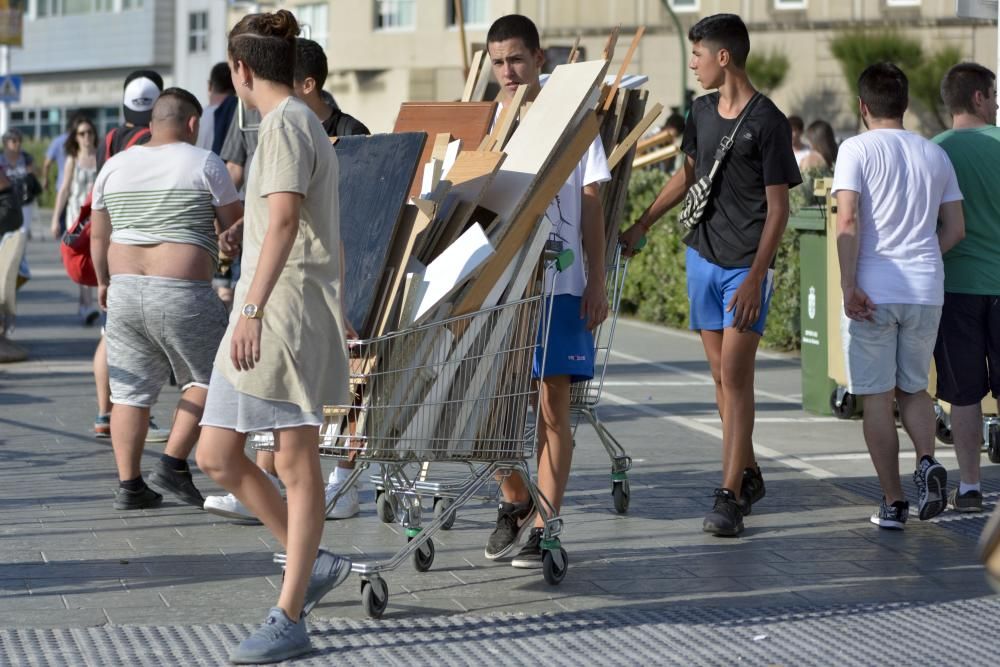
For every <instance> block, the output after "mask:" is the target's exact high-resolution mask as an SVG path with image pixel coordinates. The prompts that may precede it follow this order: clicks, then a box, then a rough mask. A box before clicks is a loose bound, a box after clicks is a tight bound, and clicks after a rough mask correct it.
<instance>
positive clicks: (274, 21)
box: [258, 9, 299, 40]
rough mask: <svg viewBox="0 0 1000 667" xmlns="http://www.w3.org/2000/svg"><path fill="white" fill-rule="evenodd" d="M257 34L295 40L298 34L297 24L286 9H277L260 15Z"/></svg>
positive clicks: (293, 16)
mask: <svg viewBox="0 0 1000 667" xmlns="http://www.w3.org/2000/svg"><path fill="white" fill-rule="evenodd" d="M260 19H261V21H260V25H259V28H258V34H260V35H266V36H270V37H280V38H281V39H289V40H291V39H295V37H296V36H297V35H298V34H299V22H298V21H297V20H296V19H295V15H294V14H292V13H291V12H290V11H288V10H287V9H279V10H278V11H276V12H274V13H270V14H261V15H260Z"/></svg>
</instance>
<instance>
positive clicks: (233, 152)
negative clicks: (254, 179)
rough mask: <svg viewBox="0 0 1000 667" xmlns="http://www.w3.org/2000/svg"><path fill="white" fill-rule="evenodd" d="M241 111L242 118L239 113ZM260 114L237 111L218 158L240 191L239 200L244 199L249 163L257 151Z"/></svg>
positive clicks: (247, 110)
mask: <svg viewBox="0 0 1000 667" xmlns="http://www.w3.org/2000/svg"><path fill="white" fill-rule="evenodd" d="M241 111H242V118H241V116H240V112H241ZM259 125H260V112H258V111H256V110H254V109H243V108H242V106H241V108H240V109H238V110H237V115H236V118H234V119H233V122H232V123H230V124H229V130H228V131H227V132H226V141H225V143H223V144H222V152H221V153H219V157H221V158H222V160H223V162H225V163H226V169H228V170H229V175H230V176H232V178H233V184H234V185H235V186H236V187H237V188H238V189H239V191H240V199H244V198H246V192H247V183H246V177H247V174H249V173H250V161H251V160H253V154H254V153H255V152H256V151H257V127H258V126H259Z"/></svg>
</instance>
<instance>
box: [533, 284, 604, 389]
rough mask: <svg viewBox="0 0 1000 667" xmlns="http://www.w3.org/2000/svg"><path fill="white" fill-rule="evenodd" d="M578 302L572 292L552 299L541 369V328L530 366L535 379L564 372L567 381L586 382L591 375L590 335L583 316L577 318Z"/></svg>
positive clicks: (578, 299) (591, 334)
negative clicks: (547, 336) (543, 362)
mask: <svg viewBox="0 0 1000 667" xmlns="http://www.w3.org/2000/svg"><path fill="white" fill-rule="evenodd" d="M581 301H582V298H581V297H578V296H573V295H572V294H557V295H555V296H554V297H553V298H552V323H551V325H550V326H549V340H548V344H547V345H546V346H545V347H546V348H547V350H546V355H545V371H544V372H542V371H541V368H542V328H541V327H539V330H538V342H537V346H536V347H535V362H534V364H532V368H531V375H532V377H534V378H535V379H536V380H537V379H538V378H547V377H554V376H558V375H568V376H569V379H570V382H586V381H587V380H590V379H592V378H593V377H594V334H593V333H591V332H590V331H589V330H588V329H587V318H586V317H582V318H581V317H580V302H581ZM547 303H549V302H548V300H546V304H547ZM543 326H544V320H543Z"/></svg>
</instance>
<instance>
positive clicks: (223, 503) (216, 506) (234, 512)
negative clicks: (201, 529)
mask: <svg viewBox="0 0 1000 667" xmlns="http://www.w3.org/2000/svg"><path fill="white" fill-rule="evenodd" d="M264 474H265V475H267V478H268V479H269V480H271V484H274V488H276V489H278V492H279V493H280V492H281V483H280V482H279V481H278V478H277V477H275V476H274V475H272V474H271V473H269V472H267V471H265V472H264ZM202 509H204V510H205V511H206V512H210V513H212V514H218V515H219V516H224V517H226V518H227V519H236V520H237V521H253V522H256V523H260V521H259V520H258V519H257V517H256V516H254V513H253V512H251V511H250V510H249V509H248V508H247V506H246V505H244V504H243V503H241V502H240V501H239V498H237V497H236V496H234V495H233V494H231V493H227V494H226V495H224V496H209V497H207V498H205V504H204V505H203V506H202Z"/></svg>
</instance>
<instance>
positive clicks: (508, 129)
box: [487, 85, 528, 150]
mask: <svg viewBox="0 0 1000 667" xmlns="http://www.w3.org/2000/svg"><path fill="white" fill-rule="evenodd" d="M527 94H528V86H526V85H521V86H518V87H517V90H516V91H514V97H512V98H511V100H510V103H509V104H507V105H506V106H505V107H504V108H503V111H501V112H500V120H499V121H498V122H497V123H496V124H494V126H493V131H492V132H490V136H492V137H493V138H494V139H495V141H496V143H495V144H493V145H491V146H490V147H489V148H488V149H487V150H503V147H504V146H505V145H506V144H507V142H508V141H509V140H510V135H511V134H512V133H513V132H514V127H515V125H516V123H517V118H518V116H519V115H520V114H521V105H522V104H524V96H525V95H527Z"/></svg>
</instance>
